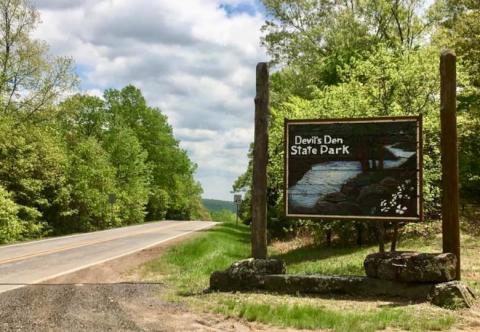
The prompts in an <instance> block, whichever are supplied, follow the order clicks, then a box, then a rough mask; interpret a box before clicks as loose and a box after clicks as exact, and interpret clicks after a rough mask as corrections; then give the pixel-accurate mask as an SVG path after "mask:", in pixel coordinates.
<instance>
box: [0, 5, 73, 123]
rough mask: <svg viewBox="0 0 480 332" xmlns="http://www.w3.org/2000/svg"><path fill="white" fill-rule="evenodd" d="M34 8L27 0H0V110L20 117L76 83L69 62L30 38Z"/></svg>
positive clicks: (35, 16) (35, 14) (35, 18)
mask: <svg viewBox="0 0 480 332" xmlns="http://www.w3.org/2000/svg"><path fill="white" fill-rule="evenodd" d="M38 22H39V14H38V11H37V10H36V9H35V8H34V7H33V6H32V5H31V4H30V2H29V1H27V0H0V112H2V113H3V114H10V113H19V112H20V113H22V115H23V116H24V117H27V118H28V117H30V116H31V115H32V114H34V113H37V112H38V111H40V110H42V109H45V108H47V107H48V106H50V105H51V104H52V103H53V102H54V101H56V100H57V98H59V97H60V96H61V94H62V93H64V92H65V91H68V90H70V89H72V88H73V87H74V86H75V84H76V81H77V79H76V75H75V74H74V72H73V66H72V65H73V62H72V60H71V59H69V58H64V57H52V56H49V55H48V47H47V45H46V44H45V43H43V42H41V41H39V40H34V39H32V38H31V36H30V35H31V33H32V31H33V30H34V29H35V28H36V26H37V24H38Z"/></svg>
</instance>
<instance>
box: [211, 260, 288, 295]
mask: <svg viewBox="0 0 480 332" xmlns="http://www.w3.org/2000/svg"><path fill="white" fill-rule="evenodd" d="M285 271H286V267H285V263H284V262H283V261H281V260H278V259H253V258H250V259H245V260H241V261H239V262H235V263H233V264H232V265H231V266H230V267H229V268H228V269H226V270H225V271H215V272H213V273H212V275H211V276H210V289H211V290H218V291H223V292H230V291H237V290H254V289H261V288H263V282H264V276H265V275H267V274H284V273H285Z"/></svg>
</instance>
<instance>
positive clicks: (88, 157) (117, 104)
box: [0, 0, 210, 244]
mask: <svg viewBox="0 0 480 332" xmlns="http://www.w3.org/2000/svg"><path fill="white" fill-rule="evenodd" d="M0 16H1V17H2V19H1V25H0V31H1V33H0V244H1V243H8V242H14V241H19V240H24V239H30V238H37V237H42V236H45V235H50V234H52V235H56V234H67V233H72V232H84V231H94V230H99V229H105V228H110V227H117V226H122V225H128V224H136V223H142V222H144V221H145V220H161V219H165V218H171V219H204V220H205V219H207V220H208V219H209V218H210V217H209V214H208V212H207V211H206V210H205V208H204V207H203V204H202V201H201V193H202V188H201V186H200V184H199V183H198V182H197V181H196V180H195V179H194V173H195V170H196V165H195V164H194V163H192V161H191V160H190V159H189V158H188V156H187V153H186V152H185V151H184V150H183V149H181V148H180V146H179V142H178V141H177V140H176V139H175V137H174V135H173V132H172V127H171V126H170V124H169V123H168V119H167V117H166V116H165V115H164V114H162V112H161V111H160V110H159V109H157V108H153V107H150V106H149V105H147V103H146V101H145V98H144V97H143V95H142V92H141V91H140V90H139V89H137V88H136V87H134V86H127V87H125V88H122V89H110V90H107V91H105V92H104V94H103V97H94V96H90V95H85V94H78V93H77V92H78V91H79V90H78V89H77V88H78V77H77V76H76V74H75V72H74V62H73V59H70V58H64V57H53V56H51V55H50V54H49V51H48V46H47V45H46V44H45V43H44V42H42V41H41V40H37V39H34V38H33V37H32V35H33V33H34V31H35V29H36V27H37V25H38V24H39V22H40V17H39V13H38V11H37V10H36V9H35V8H34V7H33V6H32V5H31V3H30V1H27V0H0Z"/></svg>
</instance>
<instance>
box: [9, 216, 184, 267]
mask: <svg viewBox="0 0 480 332" xmlns="http://www.w3.org/2000/svg"><path fill="white" fill-rule="evenodd" d="M176 226H183V225H182V224H175V225H170V226H167V227H164V228H162V229H155V230H149V231H143V232H138V233H133V234H126V235H122V236H116V237H111V238H108V239H102V240H92V241H85V242H80V243H77V244H75V245H70V246H65V247H60V248H53V249H48V250H44V251H39V252H36V253H33V254H26V255H22V256H17V257H12V258H6V259H3V260H0V265H2V264H7V263H12V262H16V261H21V260H25V259H28V258H33V257H38V256H45V255H49V254H55V253H58V252H61V251H66V250H70V249H76V248H81V247H85V246H89V245H92V244H99V243H104V242H108V241H113V240H118V239H122V238H126V237H129V236H136V235H143V234H148V233H155V232H159V231H163V230H166V229H170V228H174V227H176Z"/></svg>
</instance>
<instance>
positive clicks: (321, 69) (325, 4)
mask: <svg viewBox="0 0 480 332" xmlns="http://www.w3.org/2000/svg"><path fill="white" fill-rule="evenodd" d="M263 3H264V5H265V7H266V9H267V17H268V20H267V22H266V23H265V25H264V26H263V28H262V30H263V31H264V32H265V37H264V38H263V39H262V44H263V46H265V47H266V49H267V52H268V53H269V55H270V56H271V57H272V62H273V63H274V64H280V65H282V66H286V67H287V68H283V70H282V71H281V72H280V74H276V75H275V74H274V80H273V81H274V84H277V85H278V82H279V81H281V80H283V79H284V78H285V76H286V78H287V80H288V81H289V82H293V83H294V85H295V86H297V85H301V86H303V89H304V90H303V93H305V89H306V91H308V89H309V86H311V85H314V86H317V87H322V86H328V85H333V84H337V83H339V82H340V80H341V77H340V73H339V70H341V69H342V68H344V67H345V66H346V65H349V64H351V63H352V61H353V60H354V59H363V58H365V57H367V56H368V55H369V54H370V53H372V52H374V50H375V49H376V47H377V46H378V45H379V44H385V45H387V46H388V47H389V48H392V49H399V50H402V49H406V50H408V49H413V48H415V47H417V46H418V45H419V44H420V43H421V42H422V40H423V37H424V36H425V34H426V33H427V32H428V28H429V23H428V22H427V21H426V20H425V19H424V18H423V17H422V16H420V15H419V12H421V8H422V5H423V0H393V1H392V0H347V1H338V0H301V1H290V0H264V1H263ZM279 75H280V76H281V78H279V79H278V80H277V81H276V80H275V76H279ZM295 82H296V83H295ZM282 87H284V88H285V85H282ZM274 89H275V87H274ZM294 91H295V92H297V95H299V94H298V92H299V91H301V89H298V88H296V89H294ZM307 93H308V92H307ZM279 95H280V96H284V95H285V93H281V91H280V92H279ZM303 96H304V97H305V95H303ZM274 101H275V99H274Z"/></svg>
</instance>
